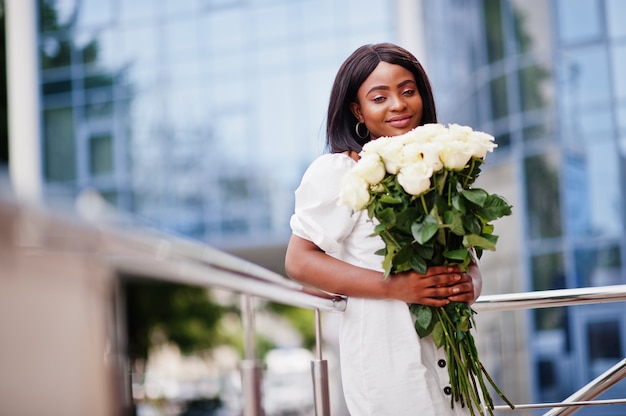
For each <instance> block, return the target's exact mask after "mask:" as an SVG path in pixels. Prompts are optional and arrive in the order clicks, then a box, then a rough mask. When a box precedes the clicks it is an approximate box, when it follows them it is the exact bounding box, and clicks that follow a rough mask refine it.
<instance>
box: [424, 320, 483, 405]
mask: <svg viewBox="0 0 626 416" xmlns="http://www.w3.org/2000/svg"><path fill="white" fill-rule="evenodd" d="M436 312H437V318H438V319H439V321H440V322H441V327H442V330H443V333H444V336H445V338H446V340H447V341H448V345H450V347H451V350H452V355H451V356H450V355H449V356H448V361H449V362H448V365H455V366H456V365H458V366H459V368H457V371H456V373H457V374H456V376H457V377H458V378H459V383H458V386H461V387H462V388H461V389H460V390H462V391H459V393H460V394H462V395H464V396H466V397H465V399H466V400H465V401H466V402H467V405H468V407H469V408H470V409H471V408H472V403H474V404H476V407H477V408H478V411H479V412H480V414H481V415H482V416H484V413H483V411H482V408H481V406H480V398H479V397H478V395H476V393H474V391H472V390H471V389H469V383H470V381H469V378H468V377H469V375H468V373H467V366H466V365H464V361H463V360H462V359H461V355H460V353H459V350H458V345H457V342H456V339H455V338H454V337H453V336H452V335H450V331H449V329H452V330H455V331H456V328H455V325H454V323H453V322H452V320H451V319H450V317H449V316H448V314H447V313H446V311H445V310H442V308H437V309H436ZM452 358H454V360H455V361H456V363H455V362H453V360H452ZM452 381H453V380H451V382H452ZM487 394H489V393H488V392H487Z"/></svg>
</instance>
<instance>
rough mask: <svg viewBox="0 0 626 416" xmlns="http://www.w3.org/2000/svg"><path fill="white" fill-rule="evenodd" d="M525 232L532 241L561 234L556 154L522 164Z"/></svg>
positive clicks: (547, 154) (540, 156) (532, 159)
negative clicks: (524, 174) (524, 191)
mask: <svg viewBox="0 0 626 416" xmlns="http://www.w3.org/2000/svg"><path fill="white" fill-rule="evenodd" d="M524 168H525V171H526V204H527V207H528V227H529V230H528V233H529V237H530V238H531V239H538V238H549V237H558V236H560V235H561V215H560V212H561V208H560V202H559V173H558V172H559V161H558V157H557V156H556V154H555V152H551V153H546V154H541V155H536V156H530V157H528V158H526V160H525V162H524Z"/></svg>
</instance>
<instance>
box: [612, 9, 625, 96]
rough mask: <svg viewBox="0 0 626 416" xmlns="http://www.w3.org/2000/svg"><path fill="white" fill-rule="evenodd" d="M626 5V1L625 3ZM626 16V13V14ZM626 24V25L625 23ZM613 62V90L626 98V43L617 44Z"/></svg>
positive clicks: (617, 94) (614, 49)
mask: <svg viewBox="0 0 626 416" xmlns="http://www.w3.org/2000/svg"><path fill="white" fill-rule="evenodd" d="M624 5H626V3H624ZM625 16H626V15H625ZM624 26H626V25H624ZM611 62H612V64H613V68H612V71H611V72H612V73H613V90H614V91H615V95H616V96H617V97H616V98H617V99H618V100H626V77H624V74H626V45H615V46H614V47H613V55H612V59H611Z"/></svg>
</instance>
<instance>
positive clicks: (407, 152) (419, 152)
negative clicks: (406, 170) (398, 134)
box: [402, 142, 443, 172]
mask: <svg viewBox="0 0 626 416" xmlns="http://www.w3.org/2000/svg"><path fill="white" fill-rule="evenodd" d="M439 152H440V146H439V144H437V143H434V142H414V143H410V144H407V145H405V146H404V149H402V153H403V166H407V165H410V164H413V163H426V165H428V166H429V167H430V168H431V169H432V170H433V172H436V171H438V170H441V168H443V164H442V163H441V159H439Z"/></svg>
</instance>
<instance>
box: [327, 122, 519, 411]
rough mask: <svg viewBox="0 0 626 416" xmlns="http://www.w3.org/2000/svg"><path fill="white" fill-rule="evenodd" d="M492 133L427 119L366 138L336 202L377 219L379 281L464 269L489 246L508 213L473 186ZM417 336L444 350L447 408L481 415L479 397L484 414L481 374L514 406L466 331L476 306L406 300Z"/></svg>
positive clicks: (488, 398)
mask: <svg viewBox="0 0 626 416" xmlns="http://www.w3.org/2000/svg"><path fill="white" fill-rule="evenodd" d="M493 141H494V138H493V136H491V135H488V134H486V133H483V132H478V131H473V130H472V129H471V128H470V127H467V126H460V125H456V124H451V125H449V126H448V127H445V126H444V125H442V124H426V125H423V126H419V127H417V128H415V129H413V130H411V131H410V132H408V133H405V134H403V135H400V136H395V137H380V138H378V139H376V140H373V141H370V142H368V143H367V144H365V146H363V150H362V151H361V153H359V156H360V159H359V161H358V163H357V164H356V165H355V166H354V168H352V169H351V170H350V171H349V172H348V173H347V174H346V175H345V177H344V179H343V183H342V187H341V192H340V196H339V202H340V203H341V204H345V205H348V206H350V207H352V208H353V209H354V210H355V211H358V210H363V209H367V211H368V214H369V217H370V218H376V219H377V225H376V227H375V232H374V234H375V235H379V236H380V237H381V238H382V239H383V241H384V242H385V247H384V248H383V249H381V250H380V252H378V253H377V254H381V255H382V256H384V257H383V261H382V264H383V269H384V275H385V278H386V277H388V276H389V275H390V274H393V273H397V272H404V271H409V270H414V271H416V272H418V273H425V272H426V269H427V268H428V267H430V266H440V265H448V264H455V265H458V266H459V267H461V268H462V269H464V270H467V269H468V267H469V264H470V263H471V261H472V260H473V255H474V253H475V254H476V256H477V257H478V258H480V257H481V255H482V253H483V250H495V246H496V242H497V236H496V235H494V234H493V230H494V227H493V225H492V224H491V223H490V222H491V221H493V220H495V219H498V218H500V217H503V216H505V215H510V214H511V206H510V205H509V204H508V203H507V202H506V201H505V200H504V198H502V197H500V196H498V195H495V194H489V193H487V192H486V191H485V190H483V189H477V188H472V187H471V185H472V184H473V183H474V181H475V180H476V178H477V176H478V175H479V173H480V165H481V164H482V163H483V161H484V159H485V156H486V154H487V153H488V152H491V151H493V149H494V148H495V147H496V144H495V143H493ZM410 309H411V312H413V314H414V315H415V316H416V322H415V329H416V331H417V333H418V334H419V336H420V337H425V336H428V335H430V334H432V336H433V339H434V342H435V344H436V345H437V347H438V348H440V347H444V348H445V351H446V354H447V358H448V363H449V365H448V371H449V375H450V383H451V387H452V399H451V406H452V407H454V403H455V401H459V402H460V403H461V406H465V405H468V407H469V409H470V413H471V414H472V415H474V409H473V407H474V406H475V407H476V408H478V410H479V412H480V414H481V415H483V414H484V413H483V410H482V408H481V406H480V403H481V397H482V398H484V400H485V402H486V405H487V408H488V409H489V414H491V415H493V411H492V410H493V401H492V399H491V395H490V394H489V391H488V389H487V384H486V383H485V381H484V378H483V375H484V376H485V377H486V378H487V380H488V382H489V383H490V384H491V386H492V387H493V388H494V389H495V390H496V392H497V393H498V395H499V396H500V397H502V399H503V400H504V401H505V402H506V403H507V404H508V405H509V406H511V408H513V405H512V404H511V403H510V402H509V400H508V399H507V398H506V397H505V396H504V395H503V394H502V392H501V391H500V389H499V388H498V387H497V386H496V385H495V383H494V381H493V380H492V379H491V377H490V376H489V374H488V373H487V371H486V370H485V368H484V367H483V365H482V363H481V362H480V360H479V358H478V353H477V350H476V346H475V344H474V339H473V336H472V334H471V333H470V329H471V328H472V327H474V326H475V322H474V318H473V315H474V314H475V312H474V310H472V308H471V307H470V306H469V305H468V304H466V303H459V302H452V303H450V304H448V305H447V306H445V307H442V308H433V307H429V306H424V305H419V304H412V305H410Z"/></svg>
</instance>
